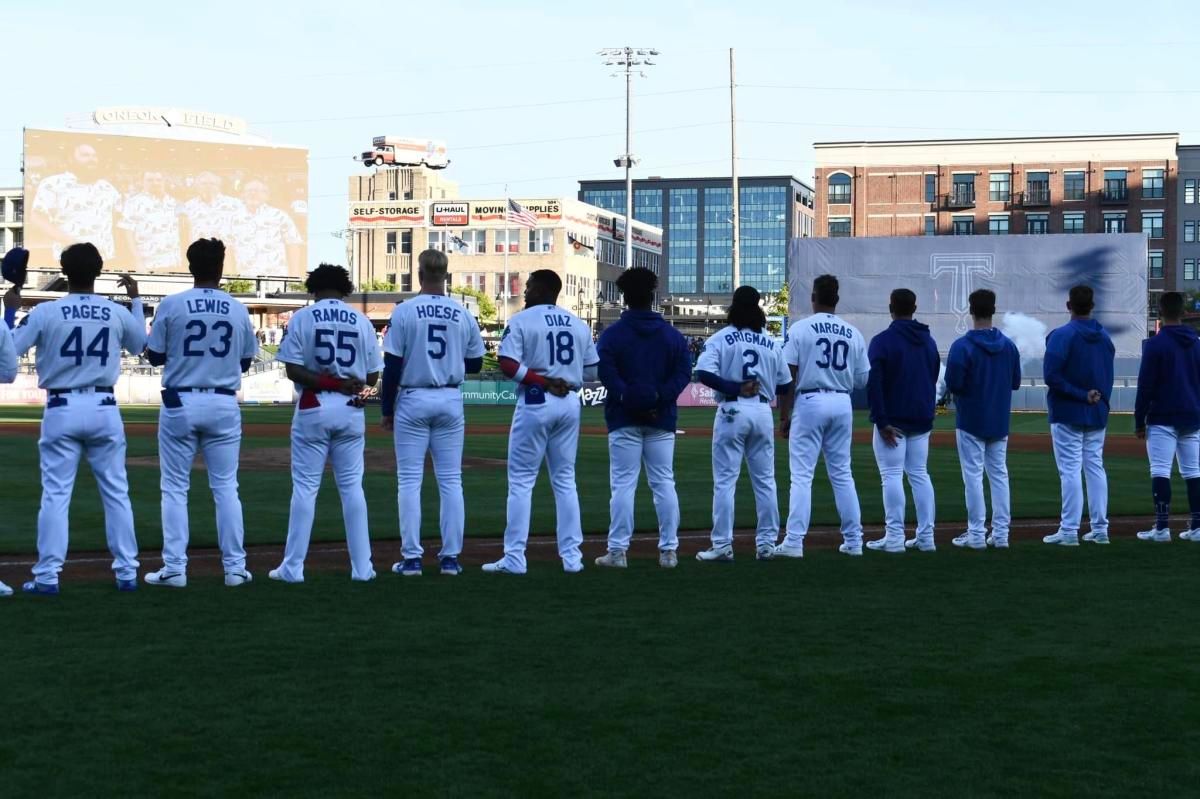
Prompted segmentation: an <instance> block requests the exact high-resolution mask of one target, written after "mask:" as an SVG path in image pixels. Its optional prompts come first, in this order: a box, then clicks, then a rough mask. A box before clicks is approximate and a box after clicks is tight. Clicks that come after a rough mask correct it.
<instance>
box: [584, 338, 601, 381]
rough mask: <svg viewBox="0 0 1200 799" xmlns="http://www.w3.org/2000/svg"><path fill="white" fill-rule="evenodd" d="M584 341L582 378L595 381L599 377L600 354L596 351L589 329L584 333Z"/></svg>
mask: <svg viewBox="0 0 1200 799" xmlns="http://www.w3.org/2000/svg"><path fill="white" fill-rule="evenodd" d="M584 341H585V342H586V343H585V344H584V347H583V379H584V380H585V381H587V382H595V381H596V380H597V379H598V378H599V366H600V355H599V354H598V353H597V352H596V342H595V341H593V340H592V332H591V331H590V330H589V331H587V333H586V334H585V336H584Z"/></svg>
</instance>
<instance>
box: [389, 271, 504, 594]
mask: <svg viewBox="0 0 1200 799" xmlns="http://www.w3.org/2000/svg"><path fill="white" fill-rule="evenodd" d="M417 264H418V266H417V274H418V276H419V278H420V281H421V292H420V293H419V294H418V295H417V296H416V297H414V298H413V299H411V300H408V301H406V302H403V303H401V304H400V305H398V306H396V310H395V311H393V312H392V319H391V323H390V326H389V328H388V333H387V337H386V338H385V339H384V353H385V363H384V374H383V390H382V392H381V394H382V396H381V399H382V401H383V422H382V423H383V428H384V429H385V430H394V432H395V441H396V471H397V477H398V480H399V484H400V490H399V502H400V538H401V542H402V546H401V556H402V558H403V560H401V561H400V562H399V563H395V564H393V565H392V571H393V572H395V573H396V574H402V575H404V576H405V577H416V576H418V575H420V574H421V555H422V554H423V553H424V550H423V549H422V548H421V480H422V478H423V476H424V472H425V453H426V452H430V453H432V455H433V471H434V474H435V475H436V476H437V481H438V493H439V495H440V497H441V505H442V507H441V531H442V549H441V552H440V553H438V559H439V566H440V571H441V573H442V574H444V575H456V574H460V573H461V572H462V567H461V566H459V563H458V555H459V553H460V552H462V543H463V527H464V524H465V513H466V512H465V510H464V508H463V491H462V454H463V432H464V420H463V403H462V390H461V389H460V388H459V385H460V384H461V383H462V381H463V379H464V378H465V377H466V375H467V374H468V373H471V372H478V371H479V370H480V369H481V368H482V367H483V339H482V338H481V337H480V335H479V323H478V322H476V321H475V317H474V316H472V315H471V313H470V311H468V310H467V309H466V308H464V307H463V306H462V305H460V304H459V303H457V302H455V301H454V300H452V299H450V298H449V297H447V296H446V269H447V265H448V262H447V260H446V254H445V253H443V252H439V251H437V250H425V251H424V252H422V253H421V255H420V256H419V257H418V260H417Z"/></svg>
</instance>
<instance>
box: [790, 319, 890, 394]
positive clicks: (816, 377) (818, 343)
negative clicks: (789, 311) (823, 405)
mask: <svg viewBox="0 0 1200 799" xmlns="http://www.w3.org/2000/svg"><path fill="white" fill-rule="evenodd" d="M783 356H784V360H785V361H787V363H788V365H789V366H795V367H796V370H797V371H796V391H811V390H813V389H826V390H829V391H845V392H850V391H853V390H854V389H856V388H862V387H863V386H865V385H866V384H867V377H868V376H869V375H870V374H871V361H870V360H869V359H868V358H867V342H866V340H865V339H863V336H862V333H859V332H858V330H857V329H856V328H855V327H854V326H853V325H850V324H847V323H846V322H844V321H842V320H841V319H839V318H838V317H837V316H835V315H834V314H831V313H819V314H813V315H812V316H810V317H808V318H807V319H801V320H800V321H799V322H796V323H795V324H794V325H792V326H791V328H790V329H789V330H788V338H787V343H786V344H784V345H783Z"/></svg>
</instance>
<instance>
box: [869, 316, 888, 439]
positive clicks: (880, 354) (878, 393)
mask: <svg viewBox="0 0 1200 799" xmlns="http://www.w3.org/2000/svg"><path fill="white" fill-rule="evenodd" d="M867 359H868V360H869V361H870V364H871V375H870V377H868V378H867V405H868V406H869V407H870V409H871V421H872V422H874V423H875V426H876V427H877V428H879V430H880V431H882V430H883V429H884V428H886V427H891V426H892V422H891V420H890V419H888V414H887V402H886V400H885V398H884V395H883V370H884V367H885V366H886V365H887V351H886V349H885V348H884V346H883V343H882V342H880V341H879V340H878V339H873V340H872V341H871V346H870V348H869V349H868V350H867Z"/></svg>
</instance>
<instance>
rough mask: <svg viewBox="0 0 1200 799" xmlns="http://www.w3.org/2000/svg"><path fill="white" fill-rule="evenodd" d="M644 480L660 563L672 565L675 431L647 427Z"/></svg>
mask: <svg viewBox="0 0 1200 799" xmlns="http://www.w3.org/2000/svg"><path fill="white" fill-rule="evenodd" d="M642 463H643V464H644V465H645V467H646V482H647V483H649V484H650V494H651V496H653V497H654V512H655V514H656V515H657V516H658V551H659V559H658V562H659V565H661V566H664V567H666V568H674V566H675V563H676V557H677V556H676V554H675V553H676V552H677V551H678V550H679V495H678V494H676V493H675V431H674V430H659V429H657V428H654V429H651V428H647V429H646V430H645V431H644V438H643V443H642Z"/></svg>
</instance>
